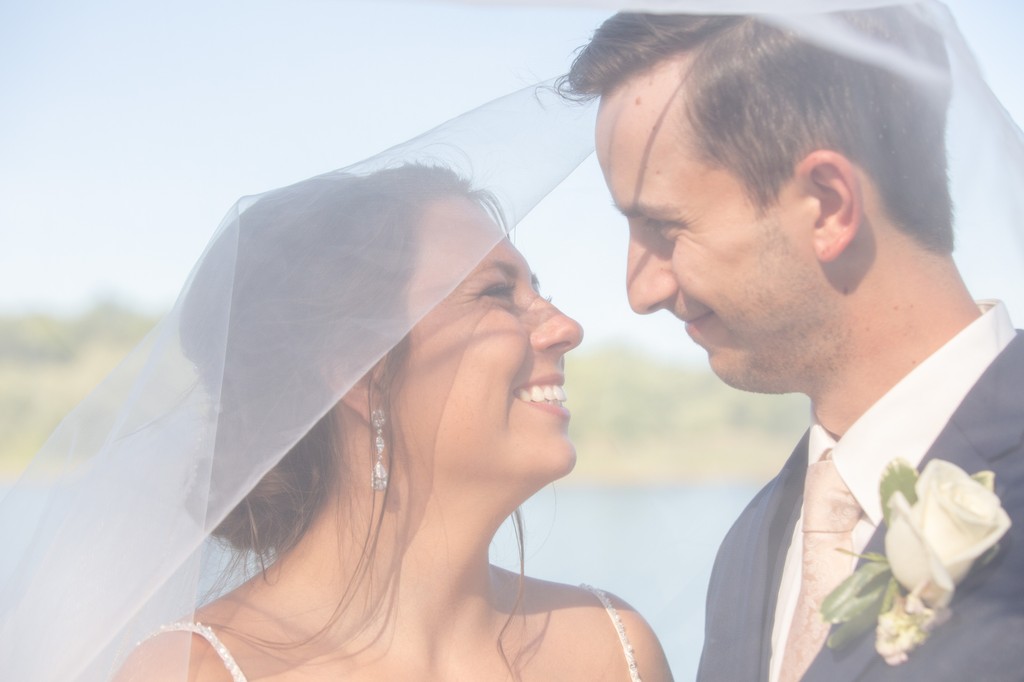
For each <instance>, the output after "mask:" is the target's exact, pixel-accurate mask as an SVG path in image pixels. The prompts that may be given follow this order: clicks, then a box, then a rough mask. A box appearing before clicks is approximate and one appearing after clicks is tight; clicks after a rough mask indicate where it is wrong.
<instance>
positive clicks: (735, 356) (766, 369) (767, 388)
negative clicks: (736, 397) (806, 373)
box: [708, 348, 798, 394]
mask: <svg viewBox="0 0 1024 682" xmlns="http://www.w3.org/2000/svg"><path fill="white" fill-rule="evenodd" d="M708 364H710V366H711V371H712V372H714V373H715V376H717V377H718V378H719V379H721V380H722V381H723V382H725V383H726V384H728V385H729V386H731V387H733V388H735V389H738V390H740V391H747V392H749V393H769V394H780V393H794V392H797V391H798V389H797V388H796V387H795V386H794V383H795V382H794V381H793V376H791V374H789V373H787V372H786V371H785V370H784V369H783V368H779V367H775V366H772V364H771V363H767V366H766V363H763V362H762V363H759V362H757V361H755V360H754V359H753V358H751V357H750V356H749V355H748V354H747V353H744V352H743V351H739V350H737V349H734V348H729V349H714V350H708Z"/></svg>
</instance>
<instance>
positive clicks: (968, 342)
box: [808, 301, 1016, 526]
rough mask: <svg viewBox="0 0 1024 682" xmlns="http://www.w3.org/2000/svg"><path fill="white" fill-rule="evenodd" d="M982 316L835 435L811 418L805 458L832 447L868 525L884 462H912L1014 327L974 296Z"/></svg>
mask: <svg viewBox="0 0 1024 682" xmlns="http://www.w3.org/2000/svg"><path fill="white" fill-rule="evenodd" d="M978 307H979V309H980V310H981V311H982V315H981V316H980V317H978V318H977V319H976V320H974V321H973V322H971V323H970V324H969V325H967V327H965V328H964V329H963V330H961V331H960V333H958V334H957V335H956V336H954V337H953V338H952V339H950V340H949V341H948V342H947V343H946V344H945V345H944V346H942V347H941V348H939V350H937V351H935V352H934V353H933V354H932V355H930V356H929V357H928V358H926V359H925V360H924V361H923V362H922V363H921V364H920V365H918V366H917V367H915V368H914V369H913V370H912V371H911V372H910V373H909V374H907V375H906V376H905V377H904V378H903V379H901V380H900V381H899V383H897V384H896V385H895V386H893V387H892V388H891V389H890V390H889V391H888V392H887V393H886V394H885V395H883V396H882V397H881V398H879V399H878V401H877V402H876V403H875V404H874V405H872V406H871V407H870V408H868V410H867V411H866V412H865V413H864V414H863V415H861V417H860V418H859V419H858V420H857V421H856V422H854V424H853V425H852V426H851V427H850V428H849V430H848V431H847V432H846V433H845V434H844V435H843V436H842V438H840V439H839V440H838V441H836V440H835V439H834V438H832V436H831V434H829V433H828V432H827V431H826V430H825V429H824V427H822V426H821V425H820V424H817V423H815V424H814V425H813V426H812V428H811V432H810V437H809V441H808V457H809V458H813V459H811V460H810V461H812V462H813V461H817V460H818V459H819V458H820V456H821V454H822V453H823V452H824V451H825V449H827V448H829V447H831V448H833V452H832V458H833V460H835V463H836V469H837V470H838V472H839V474H840V476H841V477H842V478H843V481H844V482H845V483H846V485H847V486H848V487H849V488H850V492H852V493H853V496H854V497H856V498H857V502H858V503H860V506H861V508H862V509H863V510H864V513H865V515H866V516H867V517H868V518H869V519H870V520H871V522H872V523H873V524H874V525H876V526H877V525H878V524H879V523H881V521H882V505H881V502H880V500H879V494H878V485H879V482H880V481H881V478H882V474H883V473H884V472H885V469H886V467H887V466H888V465H889V463H890V462H891V461H892V460H894V459H896V458H900V459H904V460H906V461H907V462H909V463H910V465H911V466H914V467H917V466H918V465H919V464H920V463H921V460H922V459H923V458H924V456H925V454H926V453H927V452H928V450H929V449H930V448H931V446H932V444H933V443H934V442H935V439H936V438H938V436H939V433H941V431H942V429H943V428H945V425H946V423H947V422H948V421H949V419H950V418H951V417H952V416H953V413H954V412H955V411H956V409H957V407H959V405H960V403H961V402H962V401H963V399H964V397H965V396H966V395H967V393H968V391H970V390H971V387H973V386H974V384H975V383H977V381H978V379H979V378H980V377H981V375H982V374H983V373H984V372H985V370H986V369H987V368H988V366H989V365H990V364H992V361H993V360H995V359H996V356H998V355H999V353H1000V352H1002V350H1003V349H1004V348H1005V347H1006V346H1007V344H1009V343H1010V340H1011V339H1012V338H1013V336H1014V334H1015V333H1016V332H1015V331H1014V328H1013V324H1012V323H1011V322H1010V316H1009V314H1008V313H1007V312H1006V307H1005V306H1004V305H1003V304H1002V303H1001V302H999V301H979V302H978Z"/></svg>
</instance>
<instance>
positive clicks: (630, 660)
mask: <svg viewBox="0 0 1024 682" xmlns="http://www.w3.org/2000/svg"><path fill="white" fill-rule="evenodd" d="M580 587H582V588H583V589H585V590H587V591H589V592H591V593H592V594H593V595H594V596H595V597H597V598H598V600H600V602H601V605H602V606H604V610H605V612H606V613H607V614H608V617H609V618H611V620H612V625H614V626H615V632H617V633H619V642H620V643H621V644H622V653H623V654H625V656H626V665H628V666H629V679H630V680H631V681H632V682H642V681H641V679H640V672H639V671H638V670H637V667H636V657H635V656H634V655H633V645H632V644H630V643H629V637H627V636H626V626H625V625H623V624H622V619H621V618H619V612H618V611H616V610H615V607H614V606H612V602H611V600H610V599H608V595H607V594H605V593H604V592H603V591H601V590H599V589H597V588H596V587H593V586H591V585H586V584H584V585H580Z"/></svg>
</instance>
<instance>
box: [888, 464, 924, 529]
mask: <svg viewBox="0 0 1024 682" xmlns="http://www.w3.org/2000/svg"><path fill="white" fill-rule="evenodd" d="M916 484H917V471H916V470H915V469H914V467H912V466H910V464H908V463H907V461H906V460H902V459H894V460H893V461H891V462H889V466H888V467H886V469H885V473H884V474H882V482H881V484H880V485H879V486H878V492H879V496H880V497H881V501H882V515H883V516H884V517H885V525H889V514H890V512H889V498H890V497H892V495H893V493H895V492H900V493H903V497H905V498H907V503H908V504H910V505H913V504H914V503H915V502H917V490H916V489H915V487H914V486H915V485H916Z"/></svg>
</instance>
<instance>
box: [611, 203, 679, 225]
mask: <svg viewBox="0 0 1024 682" xmlns="http://www.w3.org/2000/svg"><path fill="white" fill-rule="evenodd" d="M613 205H614V206H615V209H616V210H617V211H618V212H619V213H621V214H622V215H624V216H625V217H626V218H627V219H634V218H644V219H646V220H654V221H657V222H665V223H679V224H680V225H685V224H687V223H688V222H689V221H687V219H686V218H685V217H684V216H683V215H682V214H681V213H680V212H679V209H678V208H676V207H674V206H661V205H658V204H648V203H643V202H636V203H633V204H630V205H629V206H619V205H618V204H613Z"/></svg>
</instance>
